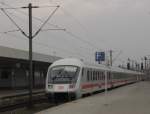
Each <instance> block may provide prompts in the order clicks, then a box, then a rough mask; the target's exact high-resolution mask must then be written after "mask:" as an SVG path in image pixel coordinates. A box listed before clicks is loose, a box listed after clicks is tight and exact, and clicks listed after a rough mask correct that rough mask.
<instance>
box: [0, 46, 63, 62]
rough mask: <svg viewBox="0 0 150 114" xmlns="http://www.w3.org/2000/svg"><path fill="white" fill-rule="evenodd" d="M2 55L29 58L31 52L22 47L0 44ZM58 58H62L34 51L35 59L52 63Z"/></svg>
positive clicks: (0, 53) (0, 54)
mask: <svg viewBox="0 0 150 114" xmlns="http://www.w3.org/2000/svg"><path fill="white" fill-rule="evenodd" d="M0 57H7V58H13V59H23V60H28V59H29V52H28V51H24V50H20V49H15V48H10V47H4V46H0ZM58 59H60V57H56V56H51V55H46V54H41V53H35V52H33V60H34V61H41V62H48V63H52V62H54V61H56V60H58Z"/></svg>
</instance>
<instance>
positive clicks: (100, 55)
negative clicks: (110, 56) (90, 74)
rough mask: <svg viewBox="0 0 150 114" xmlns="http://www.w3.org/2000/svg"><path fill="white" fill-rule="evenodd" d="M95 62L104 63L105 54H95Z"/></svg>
mask: <svg viewBox="0 0 150 114" xmlns="http://www.w3.org/2000/svg"><path fill="white" fill-rule="evenodd" d="M95 60H96V61H105V52H96V53H95Z"/></svg>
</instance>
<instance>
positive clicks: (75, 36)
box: [17, 10, 97, 49]
mask: <svg viewBox="0 0 150 114" xmlns="http://www.w3.org/2000/svg"><path fill="white" fill-rule="evenodd" d="M17 11H18V10H17ZM36 19H38V20H40V21H41V22H42V20H41V19H39V18H36ZM47 22H48V21H47ZM47 22H45V24H46V23H47ZM43 24H44V23H43ZM48 24H49V23H48ZM50 25H53V26H55V27H56V28H59V27H58V25H54V24H50ZM39 30H40V29H39ZM41 31H42V29H41ZM43 31H46V30H43ZM65 32H66V33H67V34H68V35H70V36H72V37H73V38H74V39H78V40H80V41H82V42H84V43H86V44H88V45H90V46H91V47H93V48H94V49H95V48H97V47H95V46H94V45H93V44H91V43H90V42H88V41H86V40H84V39H83V38H81V37H79V36H77V35H75V34H73V33H72V32H71V31H68V30H67V31H66V30H65Z"/></svg>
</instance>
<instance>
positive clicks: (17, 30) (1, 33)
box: [0, 29, 20, 34]
mask: <svg viewBox="0 0 150 114" xmlns="http://www.w3.org/2000/svg"><path fill="white" fill-rule="evenodd" d="M17 31H20V30H19V29H18V30H10V31H6V32H0V33H1V34H2V33H4V34H7V33H9V32H17Z"/></svg>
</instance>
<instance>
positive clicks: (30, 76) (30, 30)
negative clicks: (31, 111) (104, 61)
mask: <svg viewBox="0 0 150 114" xmlns="http://www.w3.org/2000/svg"><path fill="white" fill-rule="evenodd" d="M28 8H29V67H30V70H29V107H32V105H33V103H32V88H33V74H32V73H33V72H32V4H31V3H29V6H28Z"/></svg>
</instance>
